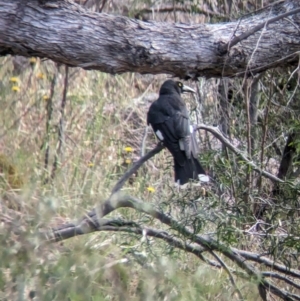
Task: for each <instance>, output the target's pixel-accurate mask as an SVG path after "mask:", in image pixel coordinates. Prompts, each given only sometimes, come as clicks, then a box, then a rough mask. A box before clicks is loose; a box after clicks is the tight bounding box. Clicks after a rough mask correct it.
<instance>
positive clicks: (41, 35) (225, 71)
mask: <svg viewBox="0 0 300 301" xmlns="http://www.w3.org/2000/svg"><path fill="white" fill-rule="evenodd" d="M299 5H300V4H299V1H297V0H289V1H279V2H278V3H276V4H274V5H273V6H271V7H269V8H266V9H263V10H261V11H260V12H257V13H255V14H253V15H251V16H247V17H244V18H242V19H240V20H238V21H235V22H228V23H221V24H172V23H159V22H143V21H141V20H137V19H135V20H134V19H129V18H126V17H122V16H114V15H108V14H104V13H101V14H100V13H96V12H91V11H87V10H86V9H85V8H84V7H81V6H80V5H77V4H76V3H74V2H71V1H47V0H45V1H39V0H27V1H23V0H11V1H6V0H0V55H7V54H11V55H23V56H27V57H28V56H36V57H41V58H49V59H52V60H54V61H56V62H58V63H63V64H66V65H68V66H71V67H81V68H84V69H94V70H100V71H103V72H107V73H111V74H121V73H124V72H139V73H142V74H146V73H148V74H149V73H150V74H159V73H165V74H170V75H172V76H177V77H179V78H184V79H189V78H191V79H197V78H198V77H200V76H206V77H220V76H235V75H239V76H243V75H245V74H246V75H253V74H256V73H261V72H262V71H264V70H267V69H270V68H274V67H278V66H288V65H291V64H295V63H297V62H298V55H297V53H298V52H299V51H300V35H299V32H298V30H297V27H298V28H299V27H300V19H299V18H298V17H297V16H298V15H292V16H289V20H287V18H283V19H282V16H280V15H282V12H283V13H285V12H292V11H296V10H297V9H299ZM66 16H68V17H67V18H66ZM279 16H280V23H278V24H275V23H271V24H269V25H268V28H267V30H266V31H265V32H264V34H263V35H261V33H259V32H257V31H256V30H257V26H261V24H262V23H263V24H265V23H266V22H270V20H274V18H279ZM291 21H292V22H291ZM295 27H296V29H295ZM245 33H246V35H247V39H243V43H237V44H236V45H234V46H232V45H233V44H232V36H233V35H236V36H237V37H239V40H241V37H242V38H243V37H244V36H245ZM249 34H250V35H249ZM248 35H249V36H248ZM230 41H231V42H230ZM233 41H235V40H233ZM258 41H259V45H258V44H257V42H258ZM228 43H231V47H230V49H229V51H228V52H226V55H225V53H224V45H228ZM227 48H228V47H227ZM227 48H226V49H227ZM270 49H272V51H270ZM254 52H255V60H254V59H253V58H252V54H253V53H254Z"/></svg>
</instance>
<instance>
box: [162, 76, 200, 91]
mask: <svg viewBox="0 0 300 301" xmlns="http://www.w3.org/2000/svg"><path fill="white" fill-rule="evenodd" d="M175 91H176V92H177V93H178V94H181V93H185V92H191V93H196V91H195V90H194V89H192V88H190V87H189V86H186V85H184V84H183V83H182V82H179V81H174V80H171V79H169V80H167V81H165V82H164V83H163V84H162V86H161V88H160V91H159V94H170V93H172V92H175Z"/></svg>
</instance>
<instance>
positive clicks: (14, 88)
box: [11, 86, 20, 92]
mask: <svg viewBox="0 0 300 301" xmlns="http://www.w3.org/2000/svg"><path fill="white" fill-rule="evenodd" d="M11 90H12V91H14V92H19V91H20V88H19V87H18V86H12V87H11Z"/></svg>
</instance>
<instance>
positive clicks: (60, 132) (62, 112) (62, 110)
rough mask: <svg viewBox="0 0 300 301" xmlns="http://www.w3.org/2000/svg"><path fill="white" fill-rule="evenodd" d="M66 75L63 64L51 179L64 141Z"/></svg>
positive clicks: (67, 68)
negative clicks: (63, 73)
mask: <svg viewBox="0 0 300 301" xmlns="http://www.w3.org/2000/svg"><path fill="white" fill-rule="evenodd" d="M68 75H69V67H68V66H67V65H66V66H65V80H64V90H63V97H62V100H61V105H60V119H59V126H58V144H57V149H56V153H55V156H54V162H53V165H52V172H51V180H53V179H54V177H55V173H56V170H57V165H58V158H59V156H60V155H61V152H62V148H63V144H64V141H65V138H64V118H65V107H66V102H67V91H68Z"/></svg>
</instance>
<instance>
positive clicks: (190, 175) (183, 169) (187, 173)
mask: <svg viewBox="0 0 300 301" xmlns="http://www.w3.org/2000/svg"><path fill="white" fill-rule="evenodd" d="M174 169H175V182H176V183H178V184H179V185H184V184H186V183H188V182H189V181H190V180H194V181H197V182H199V181H200V182H208V181H209V177H208V176H207V175H206V174H205V171H204V169H203V167H202V166H201V165H200V163H199V161H198V160H197V159H196V158H194V157H193V156H191V158H190V159H187V158H186V160H185V162H184V164H182V165H179V164H178V163H177V162H176V160H174Z"/></svg>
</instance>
